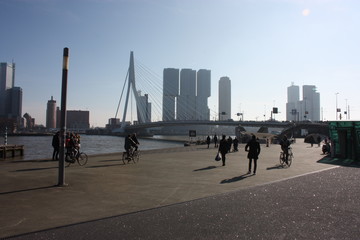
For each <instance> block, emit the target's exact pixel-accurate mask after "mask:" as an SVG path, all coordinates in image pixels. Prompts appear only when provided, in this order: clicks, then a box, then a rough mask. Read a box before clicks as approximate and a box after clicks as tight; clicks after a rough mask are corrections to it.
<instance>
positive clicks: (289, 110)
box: [286, 83, 300, 121]
mask: <svg viewBox="0 0 360 240" xmlns="http://www.w3.org/2000/svg"><path fill="white" fill-rule="evenodd" d="M299 101H300V88H299V86H296V85H294V83H292V84H291V86H290V87H288V88H287V103H286V120H287V121H298V119H299V114H300V112H299V110H300V109H299Z"/></svg>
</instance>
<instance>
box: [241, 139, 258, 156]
mask: <svg viewBox="0 0 360 240" xmlns="http://www.w3.org/2000/svg"><path fill="white" fill-rule="evenodd" d="M245 151H248V155H247V157H248V158H249V159H258V158H259V154H260V143H259V142H258V141H256V139H254V138H253V139H251V140H250V141H249V142H248V143H247V144H246V146H245Z"/></svg>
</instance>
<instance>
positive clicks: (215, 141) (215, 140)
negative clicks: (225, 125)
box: [214, 134, 218, 147]
mask: <svg viewBox="0 0 360 240" xmlns="http://www.w3.org/2000/svg"><path fill="white" fill-rule="evenodd" d="M217 140H218V138H217V136H216V134H215V135H214V143H215V147H217Z"/></svg>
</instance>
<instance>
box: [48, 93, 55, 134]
mask: <svg viewBox="0 0 360 240" xmlns="http://www.w3.org/2000/svg"><path fill="white" fill-rule="evenodd" d="M46 128H48V129H50V128H56V101H55V100H54V99H53V96H51V99H50V100H49V101H48V102H47V108H46Z"/></svg>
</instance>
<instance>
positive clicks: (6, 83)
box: [0, 63, 15, 117]
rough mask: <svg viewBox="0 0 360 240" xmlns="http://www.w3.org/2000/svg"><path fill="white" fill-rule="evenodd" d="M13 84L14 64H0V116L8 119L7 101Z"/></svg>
mask: <svg viewBox="0 0 360 240" xmlns="http://www.w3.org/2000/svg"><path fill="white" fill-rule="evenodd" d="M14 83H15V63H0V116H1V117H8V113H9V111H8V108H7V107H6V106H8V105H9V104H8V102H7V101H8V99H9V98H10V97H7V96H8V95H9V91H8V90H10V89H12V88H13V87H14Z"/></svg>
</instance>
